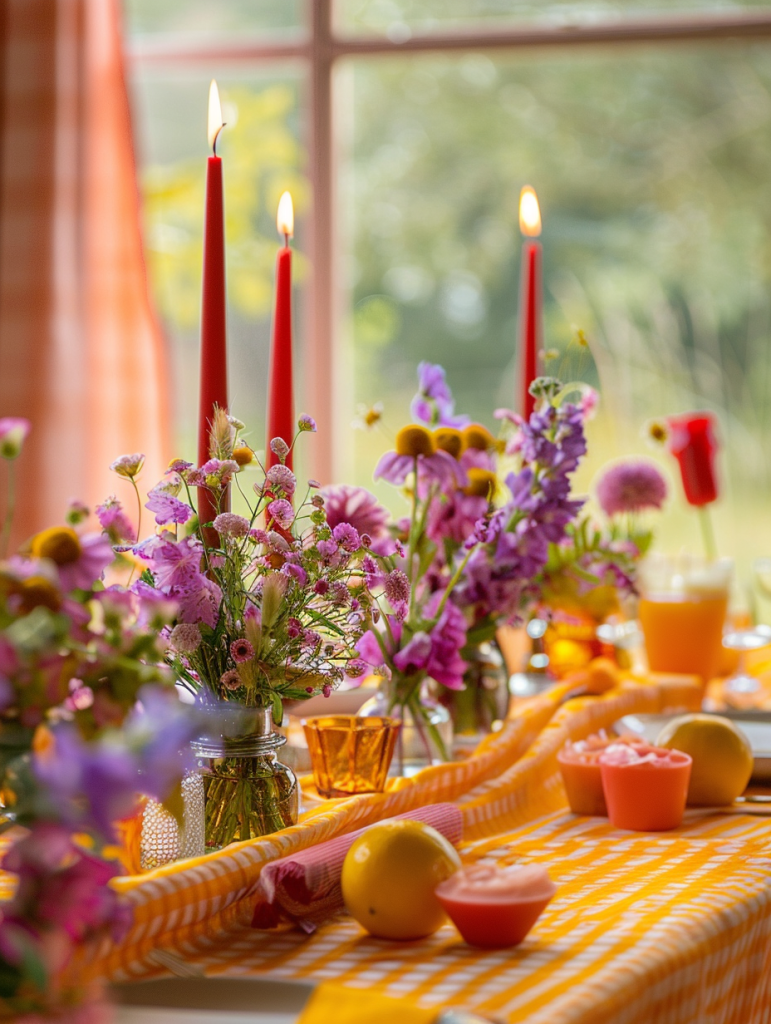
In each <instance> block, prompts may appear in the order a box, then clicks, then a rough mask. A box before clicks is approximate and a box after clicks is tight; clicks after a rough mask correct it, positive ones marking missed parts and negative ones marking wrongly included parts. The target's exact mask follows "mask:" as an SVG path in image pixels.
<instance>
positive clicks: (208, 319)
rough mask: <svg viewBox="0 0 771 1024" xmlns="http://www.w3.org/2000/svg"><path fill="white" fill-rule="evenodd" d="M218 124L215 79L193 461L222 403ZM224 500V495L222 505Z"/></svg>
mask: <svg viewBox="0 0 771 1024" xmlns="http://www.w3.org/2000/svg"><path fill="white" fill-rule="evenodd" d="M223 127H224V125H223V121H222V108H221V106H220V98H219V92H218V90H217V83H216V82H214V81H212V83H211V86H210V88H209V144H210V145H211V147H212V155H211V156H210V157H209V160H208V163H207V166H206V206H205V217H204V232H203V289H202V302H201V388H200V400H199V407H198V465H199V466H202V465H203V464H204V463H205V462H207V461H208V459H209V430H210V428H211V424H212V420H213V417H214V407H215V405H217V406H219V407H220V408H221V409H227V407H228V356H227V329H226V298H225V206H224V196H223V182H222V159H221V158H220V157H218V156H217V136H218V135H219V133H220V132H221V131H222V128H223ZM226 505H227V496H225V498H224V500H223V508H224V507H225V506H226ZM218 511H219V510H218V509H217V506H216V503H215V501H214V496H213V495H212V493H211V491H209V490H208V489H207V488H205V487H199V488H198V518H199V522H201V523H210V522H211V521H212V520H213V519H214V518H215V516H216V515H217V512H218Z"/></svg>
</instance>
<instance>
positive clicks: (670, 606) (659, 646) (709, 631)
mask: <svg viewBox="0 0 771 1024" xmlns="http://www.w3.org/2000/svg"><path fill="white" fill-rule="evenodd" d="M727 608H728V594H727V593H726V592H722V593H721V592H719V591H717V592H716V591H707V592H706V593H703V594H700V593H698V591H695V592H688V591H686V592H685V593H664V594H660V595H659V594H648V595H646V596H645V597H643V598H641V600H640V607H639V611H638V617H639V620H640V626H641V627H642V631H643V633H644V634H645V647H646V649H647V652H648V665H649V666H650V668H651V669H652V671H654V672H684V673H687V674H691V673H693V674H695V675H699V676H701V678H702V680H703V681H704V684H705V685H706V684H707V683H708V682H709V680H710V679H712V678H713V677H714V676H716V675H717V673H718V669H719V667H720V660H721V654H722V644H723V625H724V623H725V618H726V611H727Z"/></svg>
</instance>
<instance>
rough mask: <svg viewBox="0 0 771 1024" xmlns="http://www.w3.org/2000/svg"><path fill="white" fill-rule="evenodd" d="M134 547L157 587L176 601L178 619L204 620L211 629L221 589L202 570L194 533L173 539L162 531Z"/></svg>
mask: <svg viewBox="0 0 771 1024" xmlns="http://www.w3.org/2000/svg"><path fill="white" fill-rule="evenodd" d="M135 550H136V553H137V554H138V555H140V556H141V557H142V558H144V559H146V560H147V561H148V562H149V563H150V568H151V569H152V571H153V574H154V576H155V580H156V586H157V589H158V590H160V591H161V593H162V594H164V595H165V596H166V597H169V598H173V599H174V600H175V601H176V602H177V603H178V605H179V617H180V619H181V621H182V622H204V623H206V625H207V626H211V627H212V629H213V628H214V626H215V625H216V623H217V618H218V615H219V606H220V602H221V601H222V591H221V590H220V588H219V587H218V586H217V584H216V583H215V582H214V581H213V580H210V579H209V578H208V577H207V576H205V575H204V574H203V573H202V572H201V559H202V556H203V546H202V545H201V542H200V541H199V540H198V539H197V538H196V537H183V538H182V540H180V541H175V540H174V539H173V537H172V536H171V535H170V534H168V533H164V534H162V535H161V536H160V537H151V538H150V539H149V540H147V541H145V542H144V543H143V544H140V546H139V547H138V548H136V549H135Z"/></svg>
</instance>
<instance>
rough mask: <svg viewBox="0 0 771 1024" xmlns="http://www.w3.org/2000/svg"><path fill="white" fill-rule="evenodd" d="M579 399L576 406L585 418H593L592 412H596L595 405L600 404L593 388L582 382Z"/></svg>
mask: <svg viewBox="0 0 771 1024" xmlns="http://www.w3.org/2000/svg"><path fill="white" fill-rule="evenodd" d="M581 392H582V393H581V399H580V401H579V402H578V408H579V409H580V410H581V413H582V414H583V417H584V422H586V420H592V419H594V414H595V413H596V412H597V406H598V405H599V404H600V396H599V394H598V393H597V392H596V391H595V389H594V388H592V387H589V385H588V384H584V385H583V387H582V389H581Z"/></svg>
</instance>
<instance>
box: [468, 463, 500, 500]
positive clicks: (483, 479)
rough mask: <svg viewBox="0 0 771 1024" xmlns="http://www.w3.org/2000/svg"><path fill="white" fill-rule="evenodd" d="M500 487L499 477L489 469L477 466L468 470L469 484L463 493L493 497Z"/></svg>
mask: <svg viewBox="0 0 771 1024" xmlns="http://www.w3.org/2000/svg"><path fill="white" fill-rule="evenodd" d="M497 487H498V479H497V477H496V475H495V473H493V472H492V471H491V470H489V469H478V468H477V467H476V466H472V468H471V469H470V470H469V471H468V486H466V487H464V488H463V493H464V494H468V495H469V496H471V497H474V498H492V497H494V495H495V491H496V489H497Z"/></svg>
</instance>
